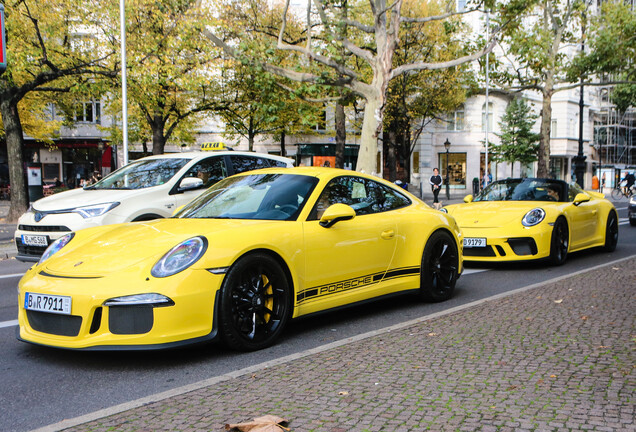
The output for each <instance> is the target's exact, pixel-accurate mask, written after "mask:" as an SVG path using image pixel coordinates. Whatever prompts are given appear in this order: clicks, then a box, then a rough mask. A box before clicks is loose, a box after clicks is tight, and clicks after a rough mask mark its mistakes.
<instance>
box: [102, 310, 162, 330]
mask: <svg viewBox="0 0 636 432" xmlns="http://www.w3.org/2000/svg"><path fill="white" fill-rule="evenodd" d="M152 309H153V307H152V306H111V307H110V308H109V310H108V329H109V330H110V332H111V333H113V334H143V333H148V332H149V331H150V330H152V326H153V324H154V314H153V311H152Z"/></svg>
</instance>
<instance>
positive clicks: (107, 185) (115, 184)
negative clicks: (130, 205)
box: [84, 158, 190, 190]
mask: <svg viewBox="0 0 636 432" xmlns="http://www.w3.org/2000/svg"><path fill="white" fill-rule="evenodd" d="M189 161H190V159H174V158H165V159H146V160H139V161H135V162H131V163H129V164H128V165H126V166H125V167H123V168H121V169H118V170H117V171H115V172H114V173H112V174H110V175H108V176H106V177H104V178H103V179H101V180H100V181H98V182H97V183H95V184H94V185H91V186H87V187H85V188H84V189H88V190H91V189H144V188H147V187H151V186H159V185H162V184H164V183H166V182H167V181H169V180H170V179H171V178H172V177H174V175H175V174H176V173H177V172H178V171H179V170H180V169H181V168H183V166H184V165H185V164H187V163H188V162H189Z"/></svg>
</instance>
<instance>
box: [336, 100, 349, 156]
mask: <svg viewBox="0 0 636 432" xmlns="http://www.w3.org/2000/svg"><path fill="white" fill-rule="evenodd" d="M335 117H336V119H335V120H336V168H344V153H345V143H346V142H347V125H346V121H345V111H344V106H343V105H342V104H340V103H336V116H335Z"/></svg>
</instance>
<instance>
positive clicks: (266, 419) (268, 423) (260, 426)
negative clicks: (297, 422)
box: [225, 415, 291, 432]
mask: <svg viewBox="0 0 636 432" xmlns="http://www.w3.org/2000/svg"><path fill="white" fill-rule="evenodd" d="M281 423H287V420H285V419H284V418H281V417H277V416H274V415H266V416H263V417H257V418H255V419H254V420H253V421H251V422H247V423H237V424H226V425H225V430H227V431H229V430H237V431H242V432H280V431H290V430H291V429H289V428H286V427H285V426H283V425H281Z"/></svg>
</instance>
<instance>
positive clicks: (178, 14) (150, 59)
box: [109, 0, 221, 154]
mask: <svg viewBox="0 0 636 432" xmlns="http://www.w3.org/2000/svg"><path fill="white" fill-rule="evenodd" d="M195 3H196V2H195V1H194V0H179V1H170V2H162V1H157V0H127V1H126V22H127V28H126V54H127V91H128V102H129V118H128V120H129V129H130V131H131V132H132V133H131V134H130V138H131V140H132V141H133V142H135V141H137V142H141V143H142V144H144V145H145V143H146V142H147V141H152V153H153V154H161V153H163V152H164V148H165V145H166V143H167V142H169V141H174V142H179V143H184V142H185V143H188V142H193V141H194V132H195V130H196V128H197V126H198V124H199V123H200V121H201V120H202V119H203V117H204V115H205V114H206V113H207V112H208V111H214V110H216V109H218V108H219V103H218V98H217V95H218V93H219V85H218V84H219V83H218V80H217V79H216V77H217V76H218V74H219V72H218V69H219V68H220V67H221V59H220V58H219V55H218V54H219V52H218V51H219V50H218V49H217V48H216V47H215V46H214V45H213V44H211V43H210V42H209V40H208V39H206V38H204V37H202V35H201V32H200V31H199V28H200V26H205V25H207V23H208V22H207V19H206V18H205V17H207V16H209V15H210V11H209V10H207V9H206V8H197V7H195ZM112 19H113V20H118V18H117V17H115V16H113V17H112ZM119 78H120V77H117V80H116V81H115V84H116V87H114V88H112V91H111V92H110V101H109V102H110V103H109V106H110V108H109V112H110V113H111V114H113V115H115V116H116V115H117V114H118V113H119V112H120V110H121V98H120V94H121V92H120V88H121V83H120V81H119ZM111 139H112V141H113V143H121V131H120V129H119V126H113V130H112V131H111Z"/></svg>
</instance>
